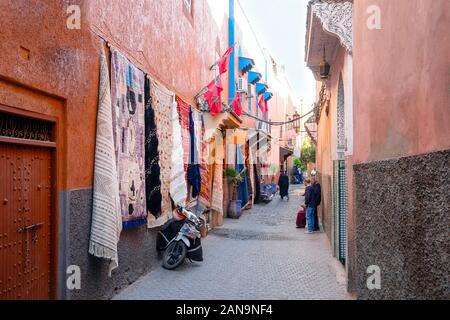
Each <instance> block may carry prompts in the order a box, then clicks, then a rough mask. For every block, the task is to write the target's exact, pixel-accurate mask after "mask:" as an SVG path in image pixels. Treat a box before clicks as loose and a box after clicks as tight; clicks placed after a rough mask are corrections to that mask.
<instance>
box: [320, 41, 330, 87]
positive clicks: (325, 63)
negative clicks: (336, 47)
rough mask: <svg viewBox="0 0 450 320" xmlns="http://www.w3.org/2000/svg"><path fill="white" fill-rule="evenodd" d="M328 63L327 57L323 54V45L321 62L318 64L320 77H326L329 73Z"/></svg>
mask: <svg viewBox="0 0 450 320" xmlns="http://www.w3.org/2000/svg"><path fill="white" fill-rule="evenodd" d="M330 68H331V66H330V64H329V63H328V61H327V59H326V55H325V46H323V61H322V63H321V64H320V65H319V73H320V78H321V79H324V80H326V79H328V76H329V75H330Z"/></svg>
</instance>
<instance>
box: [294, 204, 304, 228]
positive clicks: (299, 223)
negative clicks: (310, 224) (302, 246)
mask: <svg viewBox="0 0 450 320" xmlns="http://www.w3.org/2000/svg"><path fill="white" fill-rule="evenodd" d="M296 225H297V228H304V227H306V210H305V209H302V210H300V211H299V212H298V213H297V221H296Z"/></svg>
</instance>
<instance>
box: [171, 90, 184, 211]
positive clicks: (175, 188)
mask: <svg viewBox="0 0 450 320" xmlns="http://www.w3.org/2000/svg"><path fill="white" fill-rule="evenodd" d="M171 111H172V146H173V149H172V167H171V174H170V196H171V198H172V200H173V202H174V204H175V205H180V206H184V205H185V203H186V195H187V184H186V172H185V171H184V162H183V157H184V150H183V145H182V136H181V125H180V118H179V115H178V111H177V102H176V100H175V96H174V97H173V103H172V110H171Z"/></svg>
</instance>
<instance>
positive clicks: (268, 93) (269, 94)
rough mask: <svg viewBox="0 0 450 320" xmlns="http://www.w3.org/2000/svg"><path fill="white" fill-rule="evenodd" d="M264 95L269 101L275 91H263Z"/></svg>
mask: <svg viewBox="0 0 450 320" xmlns="http://www.w3.org/2000/svg"><path fill="white" fill-rule="evenodd" d="M263 97H264V100H266V101H269V100H270V99H272V97H273V93H272V92H269V91H266V92H264V93H263Z"/></svg>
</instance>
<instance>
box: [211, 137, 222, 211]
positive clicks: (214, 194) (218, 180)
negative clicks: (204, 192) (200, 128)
mask: <svg viewBox="0 0 450 320" xmlns="http://www.w3.org/2000/svg"><path fill="white" fill-rule="evenodd" d="M221 142H222V140H221V139H217V138H216V139H215V144H214V164H213V167H214V178H213V187H212V191H211V209H213V210H216V211H217V212H219V213H220V214H221V215H223V146H222V145H219V143H221Z"/></svg>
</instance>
